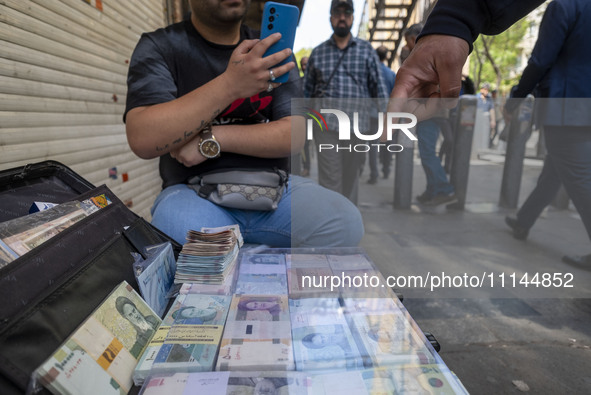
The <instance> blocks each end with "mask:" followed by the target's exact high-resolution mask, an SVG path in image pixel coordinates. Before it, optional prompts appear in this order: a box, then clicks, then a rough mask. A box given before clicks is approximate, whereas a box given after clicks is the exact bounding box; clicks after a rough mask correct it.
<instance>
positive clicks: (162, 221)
mask: <svg viewBox="0 0 591 395" xmlns="http://www.w3.org/2000/svg"><path fill="white" fill-rule="evenodd" d="M152 224H153V225H154V226H156V227H157V228H159V229H160V230H162V231H163V232H164V233H166V234H168V235H169V236H170V237H172V238H173V239H175V240H176V241H178V242H179V243H181V244H184V243H185V237H186V235H187V231H189V230H200V229H201V228H202V227H218V226H225V225H232V224H238V225H239V226H240V231H241V232H242V236H243V237H244V241H245V242H246V243H253V244H266V245H269V246H272V247H282V248H287V247H344V246H356V245H357V244H358V243H359V241H360V240H361V237H363V232H364V230H363V222H362V219H361V214H360V213H359V210H358V209H357V207H355V205H353V204H352V203H351V202H350V201H349V200H348V199H347V198H345V197H343V196H342V195H340V194H338V193H336V192H333V191H330V190H328V189H326V188H323V187H321V186H319V185H318V184H316V183H315V182H313V181H312V180H310V179H307V178H304V177H299V176H293V175H291V176H290V178H289V183H288V185H287V189H286V191H285V192H284V194H283V198H282V199H281V201H280V202H279V205H278V207H277V209H276V210H274V211H254V210H239V209H230V208H225V207H220V206H218V205H216V204H214V203H212V202H210V201H208V200H206V199H203V198H201V197H199V196H198V195H197V193H195V191H194V190H192V189H190V188H189V187H187V186H186V185H185V184H178V185H173V186H170V187H168V188H166V189H164V190H163V191H162V192H161V193H160V194H159V195H158V197H157V198H156V201H155V202H154V206H153V207H152Z"/></svg>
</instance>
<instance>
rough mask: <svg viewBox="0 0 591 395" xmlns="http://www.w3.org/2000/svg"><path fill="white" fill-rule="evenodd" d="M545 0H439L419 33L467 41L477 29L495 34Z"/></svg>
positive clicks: (477, 31)
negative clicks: (447, 36) (453, 37)
mask: <svg viewBox="0 0 591 395" xmlns="http://www.w3.org/2000/svg"><path fill="white" fill-rule="evenodd" d="M543 2H544V0H439V1H438V2H437V4H436V5H435V8H434V9H433V11H432V12H431V14H430V16H429V18H428V19H427V22H426V23H425V27H424V29H423V31H422V32H421V34H420V36H419V38H420V37H423V36H425V35H430V34H445V35H450V36H455V37H459V38H462V39H464V40H466V42H468V44H469V45H470V51H472V42H474V41H475V40H476V38H477V37H478V35H479V34H480V33H484V34H489V35H493V34H498V33H501V32H502V31H504V30H505V29H507V28H508V27H509V26H511V25H512V24H513V23H515V22H516V21H518V20H519V19H520V18H522V17H523V16H525V15H526V14H527V13H529V12H530V11H531V10H533V9H534V8H536V7H537V6H538V5H540V4H542V3H543Z"/></svg>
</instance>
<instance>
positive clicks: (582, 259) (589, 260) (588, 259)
mask: <svg viewBox="0 0 591 395" xmlns="http://www.w3.org/2000/svg"><path fill="white" fill-rule="evenodd" d="M562 262H564V263H569V264H571V265H577V266H587V265H591V254H589V255H565V256H563V257H562Z"/></svg>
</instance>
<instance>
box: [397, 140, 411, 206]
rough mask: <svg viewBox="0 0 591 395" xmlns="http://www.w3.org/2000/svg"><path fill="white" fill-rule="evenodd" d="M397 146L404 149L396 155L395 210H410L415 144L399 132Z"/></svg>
mask: <svg viewBox="0 0 591 395" xmlns="http://www.w3.org/2000/svg"><path fill="white" fill-rule="evenodd" d="M396 142H397V144H400V145H402V146H403V147H404V148H403V150H402V151H401V152H397V153H396V168H395V169H394V208H395V209H399V210H408V209H410V206H411V204H412V175H413V167H414V164H413V157H414V147H415V142H414V141H412V140H411V139H409V138H408V137H406V136H405V135H404V133H400V132H398V137H397V139H396Z"/></svg>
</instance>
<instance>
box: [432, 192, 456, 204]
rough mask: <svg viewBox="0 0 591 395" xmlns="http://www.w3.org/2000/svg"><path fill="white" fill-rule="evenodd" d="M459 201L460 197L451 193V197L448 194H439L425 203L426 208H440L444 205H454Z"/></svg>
mask: <svg viewBox="0 0 591 395" xmlns="http://www.w3.org/2000/svg"><path fill="white" fill-rule="evenodd" d="M457 201H458V197H457V196H456V194H455V193H450V194H449V195H446V194H443V193H442V194H439V195H435V196H433V197H432V198H431V199H429V200H428V201H426V202H425V203H424V205H425V206H440V205H442V204H448V203H454V202H457Z"/></svg>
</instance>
